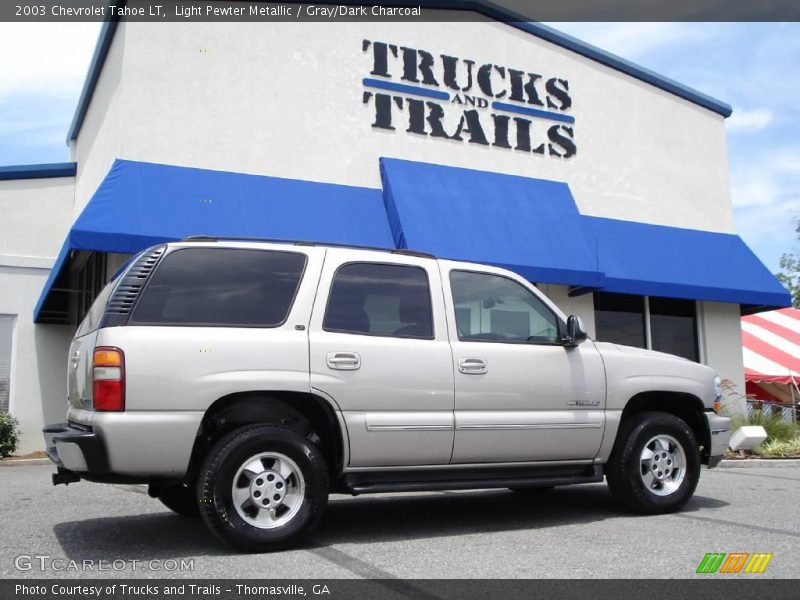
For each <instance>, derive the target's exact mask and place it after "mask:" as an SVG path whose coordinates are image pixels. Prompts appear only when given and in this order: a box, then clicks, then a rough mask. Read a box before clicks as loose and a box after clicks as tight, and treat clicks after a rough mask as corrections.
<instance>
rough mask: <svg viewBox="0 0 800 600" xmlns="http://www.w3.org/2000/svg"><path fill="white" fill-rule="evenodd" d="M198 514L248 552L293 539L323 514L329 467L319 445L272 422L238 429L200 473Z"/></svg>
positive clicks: (215, 450)
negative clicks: (271, 423)
mask: <svg viewBox="0 0 800 600" xmlns="http://www.w3.org/2000/svg"><path fill="white" fill-rule="evenodd" d="M197 485H198V487H197V496H198V504H199V507H200V514H201V516H202V517H203V521H205V523H206V525H208V527H209V528H210V529H211V531H212V532H213V533H214V534H215V535H216V536H217V537H218V538H220V539H221V540H223V541H225V542H227V543H229V544H231V545H233V546H235V547H237V548H239V549H241V550H244V551H247V552H265V551H270V550H278V549H282V548H285V547H287V546H290V545H292V544H294V543H296V542H297V541H298V540H299V539H300V538H301V537H302V536H303V535H305V534H306V533H307V532H308V531H309V530H310V529H311V528H312V527H313V526H314V525H316V523H317V522H318V521H319V519H320V517H321V516H322V513H323V511H324V510H325V507H326V505H327V502H328V470H327V466H326V465H325V461H324V459H323V457H322V454H321V453H320V451H319V448H317V446H316V445H315V444H314V443H312V442H311V441H310V440H309V439H308V438H306V437H304V436H302V435H300V434H298V433H297V432H295V431H293V430H290V429H286V428H284V427H280V426H275V425H255V426H246V427H242V428H240V429H237V430H235V431H233V432H231V433H229V434H228V435H226V436H225V437H223V438H222V439H221V440H220V441H219V442H217V444H216V445H215V446H214V447H213V448H212V449H211V451H210V452H209V454H208V456H207V458H206V461H205V464H204V465H203V468H202V470H201V472H200V477H199V479H198V484H197Z"/></svg>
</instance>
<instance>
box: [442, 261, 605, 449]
mask: <svg viewBox="0 0 800 600" xmlns="http://www.w3.org/2000/svg"><path fill="white" fill-rule="evenodd" d="M442 267H443V278H444V279H445V290H446V293H447V294H450V295H451V297H452V299H453V305H454V309H455V310H454V314H453V315H452V317H451V318H450V323H451V331H452V332H453V334H452V335H451V343H452V347H453V361H454V377H455V392H456V407H455V420H456V432H455V443H454V448H453V459H452V462H453V463H473V462H487V461H488V462H512V461H514V462H516V461H520V462H525V461H547V460H567V459H573V460H582V459H591V458H594V456H595V455H596V454H597V451H598V449H599V448H600V442H601V441H602V437H603V426H604V407H605V372H604V368H603V363H602V360H601V358H600V355H599V353H598V352H597V350H596V349H595V347H594V344H593V343H592V342H591V341H586V342H584V343H582V344H580V345H579V346H577V347H574V348H567V347H565V346H564V345H563V344H562V343H561V336H562V332H563V328H564V323H563V321H562V319H561V318H560V317H559V316H558V315H557V314H556V313H555V312H554V311H553V310H552V309H551V308H550V307H549V306H548V305H547V304H546V303H545V302H544V301H543V300H542V299H541V298H540V297H539V296H538V295H537V294H536V293H535V292H534V291H533V289H532V287H531V286H530V285H529V284H527V283H526V282H523V281H522V280H516V279H512V278H509V277H507V276H506V275H503V274H500V273H498V272H494V273H493V272H490V271H487V272H478V271H465V270H459V269H458V268H452V265H449V264H448V263H443V265H442Z"/></svg>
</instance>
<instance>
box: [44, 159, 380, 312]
mask: <svg viewBox="0 0 800 600" xmlns="http://www.w3.org/2000/svg"><path fill="white" fill-rule="evenodd" d="M190 235H212V236H234V237H251V236H252V237H266V238H273V239H285V240H308V241H316V242H332V243H346V244H361V245H367V246H379V247H385V248H391V247H393V242H392V235H391V231H390V229H389V225H388V222H387V220H386V211H385V208H384V206H383V199H382V196H381V191H380V190H375V189H369V188H361V187H351V186H345V185H333V184H326V183H315V182H310V181H298V180H293V179H281V178H277V177H265V176H261V175H247V174H242V173H231V172H226V171H211V170H207V169H194V168H187V167H176V166H170V165H161V164H154V163H144V162H135V161H128V160H116V161H115V162H114V164H113V166H112V167H111V170H110V171H109V172H108V175H106V177H105V179H104V180H103V182H102V183H101V184H100V186H99V187H98V189H97V191H96V192H95V194H94V196H93V197H92V198H91V200H90V201H89V203H88V204H87V205H86V207H85V208H84V210H83V212H82V213H81V214H80V216H79V217H78V219H77V220H76V222H75V224H74V225H73V226H72V229H71V230H70V232H69V234H68V235H67V239H66V240H65V241H64V245H63V246H62V248H61V252H60V253H59V255H58V258H57V259H56V263H55V265H54V267H53V270H52V272H51V274H50V278H49V279H48V281H47V284H46V286H45V289H44V290H43V292H42V295H41V297H40V299H39V302H38V303H37V305H36V308H35V311H34V320H35V321H36V322H48V320H49V319H48V318H47V312H48V307H47V305H48V304H49V303H52V302H54V301H55V300H54V298H53V296H54V295H57V294H58V293H69V292H68V290H67V288H68V287H69V282H68V281H67V274H66V273H65V266H66V265H67V263H68V262H69V259H70V257H71V256H72V254H73V253H74V252H75V251H80V250H88V251H96V252H119V253H131V254H132V253H135V252H138V251H140V250H142V249H144V248H147V247H148V246H151V245H154V244H159V243H162V242H165V241H173V240H179V239H183V238H185V237H188V236H190ZM57 281H58V282H59V284H58V285H56V282H57ZM54 290H55V291H54ZM62 304H63V303H62ZM62 313H63V311H62ZM54 321H55V320H51V321H50V322H54Z"/></svg>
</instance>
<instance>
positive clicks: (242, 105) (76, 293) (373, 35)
mask: <svg viewBox="0 0 800 600" xmlns="http://www.w3.org/2000/svg"><path fill="white" fill-rule="evenodd" d="M729 114H730V108H729V107H728V106H727V105H725V104H724V103H722V102H720V101H717V100H715V99H712V98H709V97H707V96H705V95H704V94H702V93H700V92H697V91H694V90H691V89H689V88H686V87H684V86H682V85H680V84H678V83H675V82H672V81H670V80H667V79H665V78H661V77H659V76H658V75H655V74H653V73H651V72H649V71H647V70H645V69H642V68H639V67H637V66H635V65H632V64H630V63H628V62H626V61H623V60H621V59H618V58H615V57H613V56H610V55H608V54H605V53H603V52H602V51H599V50H597V49H596V48H592V47H590V46H587V45H584V44H582V43H580V42H578V41H576V40H574V39H572V38H568V37H567V36H562V35H560V34H558V33H557V32H554V31H552V30H550V29H547V28H545V27H542V26H539V25H534V24H526V25H513V24H508V23H503V22H496V21H479V22H460V23H459V22H447V23H391V24H389V23H357V22H353V23H346V22H340V23H280V24H269V23H199V22H198V23H163V24H162V23H141V22H126V21H122V22H110V23H107V24H105V26H104V29H103V32H102V34H101V36H100V39H99V41H98V47H97V51H96V54H95V57H94V60H93V64H92V66H91V70H90V72H89V74H88V76H87V81H86V86H85V89H84V92H83V96H82V98H81V101H80V105H79V106H78V108H77V111H76V115H75V120H74V122H73V124H72V127H71V130H70V132H69V152H70V160H71V162H69V163H65V164H60V165H38V166H32V167H5V168H2V169H0V214H2V215H3V217H2V219H0V290H2V293H0V382H2V381H3V380H4V378H5V379H6V380H8V381H9V383H8V384H6V392H5V396H6V398H4V396H3V391H2V390H3V388H2V387H0V409H3V408H8V409H10V411H11V412H12V413H13V414H14V415H15V416H17V418H18V419H19V421H20V425H21V429H22V432H23V436H22V447H21V449H20V450H21V452H30V451H33V450H38V449H42V447H43V442H42V439H41V435H40V433H39V431H40V428H41V426H42V425H43V424H44V423H46V422H57V421H61V420H63V415H64V411H65V409H66V404H65V400H64V397H65V381H66V369H67V350H68V345H69V340H70V338H71V336H72V334H73V333H74V331H75V327H76V324H77V323H78V322H79V321H80V319H81V318H82V316H83V315H84V314H85V312H86V310H87V308H88V306H89V305H90V303H91V300H92V299H93V297H94V295H96V293H97V292H98V291H99V289H101V287H102V285H103V284H104V283H105V281H106V280H107V279H108V278H109V277H110V276H112V275H113V273H114V272H115V271H116V270H117V269H118V268H119V266H120V265H121V264H123V263H124V261H125V260H126V258H127V257H128V256H130V254H131V253H135V252H137V251H139V250H141V249H144V248H145V247H147V246H148V245H152V244H155V243H158V242H160V241H163V240H167V239H180V238H181V237H184V236H186V235H192V234H211V235H240V236H261V237H270V238H282V239H283V238H294V239H310V240H316V241H329V242H343V243H355V244H369V245H379V246H395V245H397V246H402V247H409V248H413V249H418V250H423V251H428V252H432V253H434V254H436V255H438V256H441V257H444V258H453V259H463V260H476V261H482V262H488V263H492V264H498V265H502V266H506V267H510V268H512V269H515V270H517V271H518V272H520V273H521V274H523V275H524V276H526V277H528V278H529V279H530V280H532V281H534V282H536V283H537V284H539V285H540V286H541V287H542V289H543V290H544V291H545V292H546V293H547V294H549V295H550V296H551V297H552V298H553V299H554V300H555V301H556V302H557V303H558V304H559V305H560V306H561V308H562V309H563V310H564V311H565V312H567V313H570V312H571V313H577V314H579V315H580V316H582V317H583V319H584V320H585V322H586V323H587V325H588V326H589V329H590V332H591V333H592V335H593V336H595V337H597V338H598V339H603V340H609V341H618V342H620V343H627V344H631V345H638V346H642V347H650V348H654V349H657V350H664V351H667V352H674V353H679V354H682V355H684V356H687V357H688V358H691V359H693V360H698V361H701V362H704V363H707V364H709V365H711V366H712V367H714V368H715V369H717V371H718V372H719V373H720V375H721V376H722V377H723V378H727V379H730V380H731V381H733V382H734V383H735V384H736V385H738V386H739V388H740V389H741V390H744V382H743V373H742V358H741V346H740V324H739V319H740V315H741V313H742V312H753V311H758V310H763V309H765V308H775V307H780V306H786V305H788V303H789V297H788V294H787V293H786V292H785V290H783V288H782V287H781V286H780V284H778V283H777V281H775V279H774V278H773V277H772V276H771V275H770V273H769V272H768V271H767V269H766V268H765V267H764V266H763V265H762V264H761V263H760V262H759V261H758V259H757V258H756V257H755V256H754V255H753V254H752V252H750V250H749V249H748V248H747V247H746V246H745V245H744V243H743V242H742V241H741V240H740V239H739V238H738V236H736V235H735V232H734V229H733V217H732V209H731V201H730V187H729V174H728V159H727V153H726V139H725V118H726V117H727V116H728V115H729ZM460 169H467V170H469V171H468V172H467V171H461V170H460ZM465 182H467V183H465ZM165 401H166V399H165ZM3 402H6V403H7V404H8V406H7V407H4V406H3V405H2V403H3Z"/></svg>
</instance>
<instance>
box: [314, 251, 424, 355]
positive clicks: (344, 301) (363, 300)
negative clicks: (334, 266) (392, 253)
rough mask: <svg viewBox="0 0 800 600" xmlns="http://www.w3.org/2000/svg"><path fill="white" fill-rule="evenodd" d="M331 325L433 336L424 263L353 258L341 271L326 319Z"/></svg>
mask: <svg viewBox="0 0 800 600" xmlns="http://www.w3.org/2000/svg"><path fill="white" fill-rule="evenodd" d="M322 328H323V329H324V330H325V331H335V332H340V333H359V334H363V335H378V336H387V337H407V338H418V339H433V314H432V311H431V294H430V289H429V287H428V275H427V273H425V270H424V269H421V268H419V267H409V266H405V265H390V264H385V263H351V264H347V265H343V266H342V267H340V268H339V270H338V271H336V275H335V276H334V278H333V284H332V285H331V294H330V297H329V298H328V308H327V310H326V311H325V319H324V322H323V324H322Z"/></svg>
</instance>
